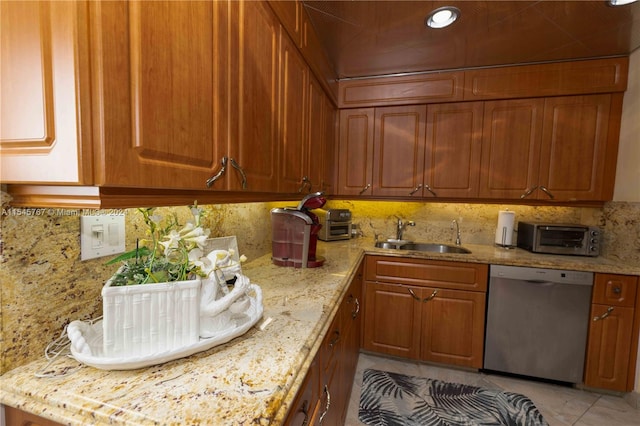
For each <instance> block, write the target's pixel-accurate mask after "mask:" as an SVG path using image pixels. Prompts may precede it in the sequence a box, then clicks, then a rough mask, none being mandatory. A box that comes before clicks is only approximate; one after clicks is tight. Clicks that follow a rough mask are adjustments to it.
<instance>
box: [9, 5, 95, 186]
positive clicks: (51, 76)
mask: <svg viewBox="0 0 640 426" xmlns="http://www.w3.org/2000/svg"><path fill="white" fill-rule="evenodd" d="M86 15H87V3H86V2H84V1H78V2H32V1H3V2H0V17H1V23H0V39H1V43H2V49H0V52H1V53H0V54H1V58H0V64H1V65H0V66H1V70H0V87H2V93H1V95H0V99H1V104H0V123H2V124H1V125H0V180H1V181H2V182H3V183H30V184H33V183H57V184H72V185H77V184H92V183H93V172H92V163H91V105H90V101H91V96H90V76H89V68H90V67H89V59H88V58H89V56H88V41H89V39H88V20H87V16H86Z"/></svg>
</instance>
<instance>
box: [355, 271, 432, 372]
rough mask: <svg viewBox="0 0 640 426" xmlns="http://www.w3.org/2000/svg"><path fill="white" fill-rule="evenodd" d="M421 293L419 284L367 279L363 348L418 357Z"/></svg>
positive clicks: (407, 356)
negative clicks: (410, 284) (407, 284)
mask: <svg viewBox="0 0 640 426" xmlns="http://www.w3.org/2000/svg"><path fill="white" fill-rule="evenodd" d="M422 294H423V293H422V289H421V288H419V287H410V286H404V285H399V284H385V283H378V282H372V281H366V282H365V301H364V303H365V306H366V309H365V314H364V324H363V326H364V327H363V328H364V329H363V342H362V347H363V348H364V349H367V350H370V351H374V352H380V353H383V354H388V355H395V356H401V357H404V358H413V359H417V358H418V357H419V355H420V321H421V320H420V314H421V307H422V306H421V303H422V302H421V301H420V300H421V299H422ZM418 299H420V300H418Z"/></svg>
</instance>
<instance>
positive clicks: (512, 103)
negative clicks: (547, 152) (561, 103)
mask: <svg viewBox="0 0 640 426" xmlns="http://www.w3.org/2000/svg"><path fill="white" fill-rule="evenodd" d="M543 110H544V99H517V100H506V101H487V102H485V106H484V125H483V127H484V130H483V134H482V159H481V163H480V169H481V174H480V189H479V192H478V194H479V196H480V197H481V198H504V199H509V198H510V199H515V198H520V196H521V195H523V194H525V193H526V192H527V191H533V188H534V187H535V186H536V185H537V182H538V165H539V163H540V145H541V143H542V122H543Z"/></svg>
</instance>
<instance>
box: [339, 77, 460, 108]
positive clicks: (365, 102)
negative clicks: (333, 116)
mask: <svg viewBox="0 0 640 426" xmlns="http://www.w3.org/2000/svg"><path fill="white" fill-rule="evenodd" d="M463 80H464V74H463V73H462V72H445V73H434V74H421V75H412V76H402V77H378V78H366V79H361V80H357V79H354V80H341V81H340V82H339V83H338V87H339V90H340V91H339V100H338V107H340V108H353V107H365V106H381V105H406V104H421V103H434V102H444V101H460V100H462V84H463Z"/></svg>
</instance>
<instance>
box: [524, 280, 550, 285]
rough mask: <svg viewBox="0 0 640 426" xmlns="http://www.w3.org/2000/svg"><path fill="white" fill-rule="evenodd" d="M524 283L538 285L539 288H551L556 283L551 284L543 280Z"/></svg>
mask: <svg viewBox="0 0 640 426" xmlns="http://www.w3.org/2000/svg"><path fill="white" fill-rule="evenodd" d="M524 282H527V283H530V284H539V285H540V286H552V285H554V284H556V283H554V282H551V281H545V280H524Z"/></svg>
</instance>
